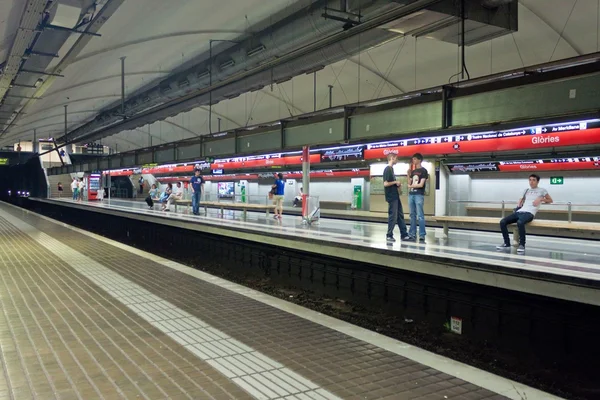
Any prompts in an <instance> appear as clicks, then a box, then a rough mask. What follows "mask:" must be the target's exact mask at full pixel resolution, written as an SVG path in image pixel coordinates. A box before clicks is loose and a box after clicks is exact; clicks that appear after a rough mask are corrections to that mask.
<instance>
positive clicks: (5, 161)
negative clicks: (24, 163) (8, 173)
mask: <svg viewBox="0 0 600 400" xmlns="http://www.w3.org/2000/svg"><path fill="white" fill-rule="evenodd" d="M8 162H9V160H8V158H0V165H8Z"/></svg>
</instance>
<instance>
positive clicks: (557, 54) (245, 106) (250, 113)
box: [0, 0, 600, 151]
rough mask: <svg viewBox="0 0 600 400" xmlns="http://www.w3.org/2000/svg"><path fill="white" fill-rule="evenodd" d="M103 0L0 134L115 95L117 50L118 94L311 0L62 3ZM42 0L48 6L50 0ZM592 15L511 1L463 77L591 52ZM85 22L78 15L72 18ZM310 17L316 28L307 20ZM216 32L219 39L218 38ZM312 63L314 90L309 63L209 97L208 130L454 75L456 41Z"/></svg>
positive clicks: (177, 130)
mask: <svg viewBox="0 0 600 400" xmlns="http://www.w3.org/2000/svg"><path fill="white" fill-rule="evenodd" d="M62 1H63V0H61V1H60V2H62ZM111 1H114V2H115V3H120V4H118V7H116V9H115V10H114V12H113V13H112V14H111V15H110V17H108V18H107V19H106V20H105V21H102V24H101V26H100V28H99V29H98V32H97V33H98V34H100V35H101V36H99V37H95V36H94V37H88V41H87V43H85V45H80V46H79V48H77V51H76V52H73V49H74V48H75V47H77V46H76V44H77V40H78V39H79V38H80V37H81V36H82V35H79V34H77V33H70V34H68V35H66V36H64V37H57V38H56V40H61V42H60V43H62V45H61V46H60V47H59V49H58V50H57V51H56V53H57V55H58V57H57V58H53V59H52V60H51V61H50V63H49V64H48V65H46V67H45V68H44V70H45V71H46V72H48V71H51V70H53V68H55V67H56V66H57V65H60V63H61V62H62V61H63V59H64V58H65V56H66V55H67V54H69V52H71V59H70V62H69V63H68V65H66V67H65V68H64V69H63V70H61V72H60V74H61V75H63V77H56V78H55V79H54V80H53V82H52V84H51V85H46V87H44V88H43V93H40V92H41V90H40V87H38V88H36V89H31V91H29V92H26V93H28V94H26V95H24V96H23V97H28V96H29V97H35V98H29V99H25V98H23V99H21V98H19V97H11V98H8V97H5V98H4V102H5V103H7V104H8V103H10V104H13V105H16V106H15V107H16V109H21V108H22V107H23V106H25V105H26V108H25V109H24V110H23V113H22V114H21V115H19V117H18V118H17V119H16V120H15V121H13V123H12V125H10V126H8V125H3V122H4V121H3V120H2V119H1V118H2V117H5V118H6V117H9V116H10V115H8V114H7V113H5V114H2V112H3V110H9V108H8V107H7V108H5V107H0V132H2V136H0V144H1V145H3V146H4V145H10V144H13V143H16V142H18V141H19V140H31V139H32V137H33V130H34V129H35V130H36V135H37V137H38V138H42V137H58V136H62V133H63V131H64V110H65V107H64V106H65V105H67V106H68V108H67V112H68V117H67V125H68V131H71V130H73V129H75V128H77V127H80V126H82V125H84V124H86V123H89V122H90V121H92V120H94V118H95V117H96V116H97V115H98V114H99V113H100V112H101V111H102V110H104V109H106V108H107V107H109V106H114V105H115V104H118V102H119V99H120V96H121V76H120V74H121V60H120V58H121V57H126V59H125V92H126V97H130V96H133V95H134V94H135V93H139V92H140V91H141V90H145V89H146V88H148V87H151V86H152V85H155V84H158V83H160V82H161V81H163V80H164V79H166V78H168V77H169V76H171V75H172V74H174V73H177V72H179V71H181V70H182V69H183V68H187V67H189V66H190V65H191V63H194V62H196V61H197V60H199V59H201V58H202V57H203V55H206V54H207V53H208V51H209V41H210V40H213V41H214V40H232V41H234V40H235V41H239V40H241V39H243V38H247V37H248V36H249V34H250V33H251V30H252V29H256V27H257V25H260V24H263V25H264V26H267V25H268V23H267V24H266V23H265V21H267V22H268V21H269V18H273V19H274V22H276V21H275V19H276V18H277V19H280V18H282V16H285V14H286V11H287V10H290V12H291V11H292V10H299V9H302V8H303V7H308V6H309V5H310V4H311V3H313V0H271V1H263V0H243V1H240V0H218V1H217V0H203V1H185V0H171V1H168V2H167V1H164V0H102V1H96V2H94V1H84V0H72V1H70V2H68V1H67V3H69V4H75V6H77V7H79V8H80V9H81V14H82V16H83V15H84V14H85V13H86V12H87V13H88V17H89V18H93V17H94V16H95V15H96V13H99V12H101V10H102V8H103V7H107V5H108V4H110V3H111ZM515 1H516V0H515ZM30 2H31V1H30V0H0V70H1V69H2V65H6V62H7V59H8V55H9V53H10V50H11V47H12V46H13V43H14V41H15V38H16V35H17V34H18V32H19V29H18V28H19V25H20V23H21V21H22V16H23V13H24V11H25V10H26V9H27V5H28V3H30ZM60 2H54V3H60ZM48 3H49V5H48V6H49V7H52V6H55V5H52V4H51V3H53V2H48ZM115 3H113V6H115ZM313 17H314V16H313ZM317 17H318V16H317ZM599 19H600V2H599V1H598V0H520V1H518V30H516V31H515V32H514V33H508V34H504V35H502V36H500V37H497V38H495V39H491V40H485V41H482V42H481V43H477V44H473V45H471V46H467V47H466V65H467V67H468V71H469V75H470V77H471V78H475V77H480V76H485V75H489V74H492V73H497V72H501V71H505V70H510V69H516V68H520V67H525V66H530V65H535V64H541V63H545V62H549V61H555V60H560V59H564V58H568V57H573V56H577V55H583V54H588V53H594V52H597V51H599V50H600V48H599V47H600V43H599V42H600V35H599V33H600V30H599V29H598V24H599ZM80 22H81V21H80ZM83 22H85V21H83ZM85 27H86V25H84V24H83V25H81V28H79V29H84V28H85ZM315 28H318V27H310V26H308V27H307V29H315ZM60 33H61V34H63V35H64V32H60ZM291 33H292V34H293V32H291ZM223 43H225V42H222V43H221V48H222V47H223V46H225V45H224V44H223ZM213 46H215V48H217V46H216V45H214V44H213ZM225 47H227V46H225ZM36 50H38V51H40V50H39V49H36ZM74 53H76V54H74ZM323 64H324V66H323V68H322V69H320V70H318V71H317V72H316V96H315V92H314V90H313V89H314V84H315V75H313V74H312V73H309V74H306V73H303V74H299V75H297V76H295V77H294V78H293V79H291V80H287V81H285V82H280V83H272V84H271V85H267V86H264V87H262V88H260V89H258V90H253V91H250V89H256V88H251V87H248V89H249V90H248V91H246V92H245V93H242V94H241V95H239V96H237V97H235V98H232V99H225V100H222V101H219V102H218V103H217V104H214V105H213V107H212V116H213V118H212V124H211V125H212V131H213V132H217V131H219V128H220V130H221V131H224V130H229V129H234V128H239V127H244V126H251V125H255V124H258V123H262V122H269V121H275V120H279V119H284V118H288V117H290V116H295V115H299V114H304V113H309V112H312V111H313V110H314V108H315V103H316V109H317V110H320V109H324V108H327V107H329V101H330V97H329V96H330V93H331V102H332V104H333V105H334V106H336V105H341V104H349V103H356V102H358V101H367V100H373V99H377V98H380V97H387V96H392V95H398V94H401V93H405V92H410V91H413V90H416V89H422V88H427V87H433V86H437V85H440V84H444V83H448V82H450V81H456V80H457V79H460V75H458V77H457V76H456V74H457V73H458V72H459V70H460V51H459V48H458V46H457V45H456V44H453V43H450V42H446V41H443V40H437V39H430V38H428V37H426V36H420V37H415V36H413V35H406V36H405V35H404V34H402V33H401V32H393V34H392V35H391V36H390V35H388V36H386V37H385V40H384V41H383V42H382V43H378V44H377V45H372V44H369V47H365V48H363V49H361V50H360V51H359V52H358V53H357V54H355V55H352V56H349V57H345V58H344V59H342V60H339V61H335V62H332V63H327V61H324V63H323ZM3 73H4V72H3ZM0 75H1V74H0ZM46 78H47V77H45V79H46ZM17 79H19V78H17ZM36 79H37V77H36ZM15 82H20V81H19V80H15ZM34 83H35V81H34ZM330 86H331V88H330ZM13 89H14V88H13ZM11 93H12V92H11ZM315 98H316V102H315ZM10 110H12V108H10ZM208 116H209V113H208V107H207V106H206V105H200V106H198V107H195V108H193V109H191V110H189V111H185V112H180V113H178V114H177V115H175V116H172V117H169V118H166V119H164V120H162V121H157V122H154V123H152V124H149V125H146V126H142V127H138V128H136V129H134V130H128V131H123V132H120V133H118V134H115V135H111V136H108V137H105V138H103V139H101V142H102V143H103V144H105V145H108V146H111V147H112V148H115V149H117V150H118V151H127V150H132V149H135V148H139V147H146V146H148V145H150V144H152V145H156V144H160V143H166V142H172V141H175V140H181V139H185V138H190V137H195V136H201V135H206V134H208V133H209V122H208ZM7 126H8V127H7Z"/></svg>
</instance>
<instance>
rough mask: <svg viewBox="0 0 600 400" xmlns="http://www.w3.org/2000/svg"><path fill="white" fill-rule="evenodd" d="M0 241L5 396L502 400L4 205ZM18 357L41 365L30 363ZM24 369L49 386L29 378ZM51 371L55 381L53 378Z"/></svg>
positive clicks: (496, 395)
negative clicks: (6, 320)
mask: <svg viewBox="0 0 600 400" xmlns="http://www.w3.org/2000/svg"><path fill="white" fill-rule="evenodd" d="M0 236H1V238H2V239H1V241H0V253H1V255H2V259H3V261H2V263H1V264H0V269H1V271H0V275H1V276H2V280H3V281H2V283H3V284H4V285H6V286H7V288H8V286H11V285H12V289H11V290H8V292H10V293H11V294H12V297H14V298H15V301H16V302H15V301H13V300H12V297H11V296H9V297H8V298H7V296H5V295H2V297H1V298H0V299H1V301H2V306H3V309H4V311H5V312H4V318H10V319H11V321H13V322H12V323H11V324H8V326H10V328H11V329H13V330H14V329H17V330H18V331H10V329H9V332H6V329H5V330H4V331H1V332H0V335H1V336H0V344H1V345H2V352H3V353H5V354H6V352H7V351H10V350H12V351H13V352H16V353H18V354H16V355H13V358H12V359H11V362H10V365H9V364H8V363H7V362H4V363H3V365H2V367H3V368H4V370H5V374H4V376H5V379H6V380H7V381H10V383H11V384H13V385H15V387H12V386H11V387H10V388H9V389H8V392H9V393H15V390H16V389H17V388H18V389H23V390H29V391H31V392H34V391H36V390H46V391H47V392H49V393H50V392H51V393H55V394H56V395H55V396H56V397H61V396H62V395H61V396H59V395H58V393H61V391H63V392H64V393H65V398H67V393H70V395H71V396H73V398H85V396H83V395H82V391H83V390H88V391H93V392H94V393H103V390H107V391H112V392H111V393H113V394H115V395H125V396H132V397H135V396H140V395H141V396H142V397H144V396H145V397H148V398H165V396H168V397H171V398H178V396H181V398H185V397H186V396H187V397H194V396H196V395H197V394H198V393H200V391H205V392H206V393H207V394H208V396H204V395H200V394H198V395H197V397H194V398H210V396H212V397H213V398H250V397H255V398H265V399H267V398H271V399H275V398H286V399H327V398H344V399H384V398H385V399H494V400H499V399H503V398H504V397H502V396H500V395H498V394H496V393H493V392H490V391H488V390H484V389H482V388H480V387H478V386H476V385H472V384H470V383H468V382H466V381H463V380H461V379H457V378H455V377H453V376H450V375H448V374H445V373H441V372H440V371H437V370H435V369H433V368H430V367H428V366H425V365H422V364H419V363H416V362H414V361H412V360H410V359H407V358H405V357H402V356H400V355H397V354H394V353H391V352H388V351H386V350H383V349H381V348H379V347H377V346H375V345H373V344H369V343H366V342H363V341H361V340H358V339H355V338H353V337H350V336H347V335H345V334H343V333H340V332H337V331H334V330H332V329H329V328H327V327H325V326H323V325H319V324H316V323H313V322H310V321H307V320H305V319H303V318H300V317H298V316H296V315H293V314H290V313H287V312H285V311H282V310H279V309H276V308H274V307H271V306H269V305H267V304H264V303H261V302H258V301H256V300H252V299H249V298H248V297H246V296H243V295H241V294H238V293H234V292H232V291H229V290H227V289H224V288H222V287H219V286H217V285H214V284H212V283H209V282H206V281H203V280H200V279H195V278H193V277H190V276H189V275H187V274H185V273H182V272H179V271H176V270H174V269H172V268H170V267H168V266H166V265H164V264H162V263H158V262H153V261H149V260H148V259H145V258H141V257H139V256H138V255H136V254H134V253H132V252H129V251H127V250H125V249H123V248H120V247H117V246H113V245H111V244H109V243H106V242H104V241H102V242H101V241H98V240H95V239H94V238H93V237H90V236H87V235H82V234H81V233H79V232H77V231H75V230H72V229H69V228H68V227H64V226H61V225H59V224H56V223H54V222H51V221H48V220H46V219H42V218H40V217H38V216H35V215H33V214H28V213H22V212H19V211H17V210H15V209H12V208H9V207H7V206H4V205H3V206H0ZM12 249H15V250H12ZM190 251H193V249H190ZM7 257H8V259H7ZM8 260H10V261H8ZM13 277H14V278H13ZM15 278H18V279H16V280H15ZM9 279H13V280H14V283H13V282H12V281H10V282H9V281H8V280H9ZM33 298H35V300H33ZM13 303H14V304H13ZM19 313H25V314H26V319H25V320H24V323H23V322H21V323H17V322H18V321H21V320H20V319H19V316H18V315H19ZM37 321H39V322H37ZM39 324H43V325H40V326H38V325H39ZM57 324H60V325H57ZM55 325H56V326H55ZM1 326H7V325H5V324H2V325H1ZM28 331H32V332H30V333H27V332H28ZM19 332H20V333H21V334H19ZM31 335H35V337H36V338H37V339H36V340H37V342H36V344H37V343H39V344H40V345H41V346H40V347H37V346H32V347H33V349H39V350H38V351H37V352H36V350H32V349H30V347H28V343H29V342H30V340H29V339H28V337H29V336H31ZM5 338H6V339H5ZM44 338H48V339H44ZM9 339H10V340H9ZM92 350H93V351H92ZM39 351H43V352H44V353H43V356H44V357H47V358H48V359H49V362H48V363H44V361H43V360H44V359H43V358H42V355H40V354H39ZM90 353H91V355H90ZM24 354H25V355H26V356H27V357H28V359H29V360H31V361H30V362H31V365H32V366H36V368H37V369H31V370H30V369H28V368H29V365H30V364H27V363H24V362H23V361H22V359H21V358H23V357H25V356H24ZM59 354H62V356H59ZM5 360H7V359H6V358H5ZM79 364H81V365H79ZM88 365H89V368H88ZM32 368H33V367H32ZM44 368H45V369H44ZM49 368H51V369H52V371H51V372H52V373H50V372H49V371H48V369H49ZM71 369H72V371H71ZM9 370H10V373H11V374H12V375H11V374H9V373H8V372H7V371H9ZM55 373H57V374H58V375H54V374H55ZM32 374H37V375H36V376H40V377H45V381H44V379H40V380H39V381H42V382H47V383H45V384H38V383H37V382H38V380H37V379H36V380H33V379H31V376H32ZM54 376H61V377H62V378H61V379H62V381H60V383H61V384H60V386H57V385H58V383H59V381H57V382H55V379H54V378H51V377H54ZM190 381H191V382H190ZM34 382H36V384H35V385H34ZM17 383H19V386H18V387H16V384H17ZM79 383H80V384H81V388H79ZM36 385H37V386H36ZM38 386H39V387H38ZM69 391H71V392H72V393H71V392H69ZM194 391H196V392H194ZM36 393H37V392H36ZM172 393H176V395H173V394H172ZM153 396H158V397H153ZM161 396H162V397H161ZM105 397H106V398H110V396H105ZM0 399H2V397H1V394H0Z"/></svg>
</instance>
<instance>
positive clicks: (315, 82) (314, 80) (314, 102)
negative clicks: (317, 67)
mask: <svg viewBox="0 0 600 400" xmlns="http://www.w3.org/2000/svg"><path fill="white" fill-rule="evenodd" d="M313 111H317V71H315V72H313Z"/></svg>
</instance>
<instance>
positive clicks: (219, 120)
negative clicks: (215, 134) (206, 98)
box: [217, 118, 221, 132]
mask: <svg viewBox="0 0 600 400" xmlns="http://www.w3.org/2000/svg"><path fill="white" fill-rule="evenodd" d="M217 123H218V124H219V125H218V127H217V128H218V129H219V132H221V118H217Z"/></svg>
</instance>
